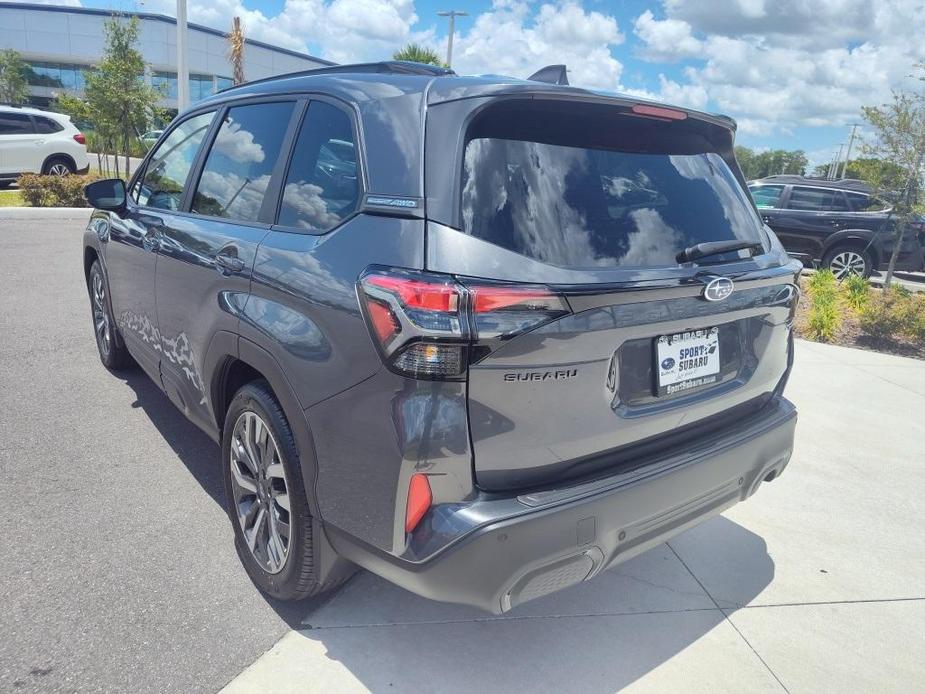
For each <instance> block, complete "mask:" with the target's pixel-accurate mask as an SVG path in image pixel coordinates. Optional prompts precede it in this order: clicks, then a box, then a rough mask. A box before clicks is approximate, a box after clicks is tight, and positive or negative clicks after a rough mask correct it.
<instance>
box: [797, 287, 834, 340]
mask: <svg viewBox="0 0 925 694" xmlns="http://www.w3.org/2000/svg"><path fill="white" fill-rule="evenodd" d="M809 299H810V304H809V310H808V311H807V313H806V332H807V334H808V336H809V337H810V338H811V339H814V340H819V341H820V342H831V341H832V340H834V339H835V334H836V333H837V332H838V329H839V328H840V327H841V323H842V312H841V311H840V310H839V306H838V298H837V296H836V294H835V291H834V290H833V291H831V292H829V291H827V290H826V291H817V292H815V293H812V292H811V293H810V294H809Z"/></svg>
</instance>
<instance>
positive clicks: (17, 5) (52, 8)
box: [0, 2, 335, 65]
mask: <svg viewBox="0 0 925 694" xmlns="http://www.w3.org/2000/svg"><path fill="white" fill-rule="evenodd" d="M0 9H10V10H37V11H41V12H60V13H63V14H82V15H93V16H97V17H112V16H114V15H118V16H127V17H138V18H139V19H147V20H150V21H154V22H163V23H164V24H172V25H174V26H176V24H177V20H176V18H175V17H168V16H167V15H165V14H158V13H156V12H115V11H113V10H103V9H98V8H95V7H71V6H62V5H42V4H40V3H32V2H0ZM186 26H187V27H188V28H190V29H194V30H196V31H202V32H204V33H206V34H211V35H212V36H220V37H222V38H224V37H225V35H226V33H225V32H224V31H219V30H218V29H213V28H211V27H207V26H203V25H201V24H194V23H192V22H187V24H186ZM244 41H245V43H246V44H247V45H250V46H258V47H260V48H265V49H266V50H269V51H275V52H277V53H284V54H286V55H291V56H293V57H295V58H304V59H306V60H312V61H314V62H316V63H321V64H322V65H334V64H335V63H332V62H331V61H330V60H325V59H323V58H316V57H315V56H313V55H309V54H308V53H300V52H299V51H293V50H290V49H288V48H280V47H279V46H273V45H271V44H269V43H264V42H263V41H255V40H254V39H248V38H245V39H244Z"/></svg>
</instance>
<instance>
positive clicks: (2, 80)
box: [0, 48, 29, 105]
mask: <svg viewBox="0 0 925 694" xmlns="http://www.w3.org/2000/svg"><path fill="white" fill-rule="evenodd" d="M27 74H28V71H27V69H26V64H25V63H24V62H23V60H22V56H20V55H19V53H17V52H16V51H14V50H13V49H12V48H7V49H6V50H3V51H0V102H3V103H7V104H17V105H18V104H21V103H23V102H24V101H25V100H26V97H27V96H29V92H28V90H27V88H28V81H27V78H26V76H27Z"/></svg>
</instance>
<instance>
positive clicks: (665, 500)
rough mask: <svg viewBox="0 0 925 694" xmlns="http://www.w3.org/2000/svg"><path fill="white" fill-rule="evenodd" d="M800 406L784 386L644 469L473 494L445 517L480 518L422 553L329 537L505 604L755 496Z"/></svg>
mask: <svg viewBox="0 0 925 694" xmlns="http://www.w3.org/2000/svg"><path fill="white" fill-rule="evenodd" d="M796 418H797V414H796V410H795V408H794V407H793V405H791V404H790V403H789V402H788V401H787V400H785V399H783V398H781V397H775V398H774V399H773V400H772V402H771V403H769V405H768V407H767V409H766V410H763V411H762V414H761V416H760V417H757V418H755V419H754V420H752V421H749V423H748V424H747V425H745V426H742V427H738V428H737V430H736V431H735V432H731V433H728V434H727V435H725V436H723V437H716V438H714V440H712V441H709V442H707V443H704V444H702V445H700V446H698V447H697V448H696V449H695V450H690V451H687V452H685V453H684V454H682V455H677V456H674V457H672V458H670V459H666V460H664V461H661V462H659V463H657V464H655V465H650V466H648V467H646V468H645V469H643V470H637V471H634V472H632V473H627V474H624V475H620V476H617V477H612V478H608V479H605V480H600V481H597V482H593V483H588V484H584V485H578V486H573V487H570V488H567V489H562V490H551V491H545V492H538V493H533V494H527V495H521V496H519V497H516V498H512V497H507V498H503V499H501V498H488V499H483V500H480V501H477V502H474V503H473V504H471V505H470V506H468V507H467V508H466V509H465V512H459V510H458V509H457V510H455V511H451V512H449V513H447V514H444V520H448V519H449V518H456V519H457V520H459V521H462V520H464V519H472V518H477V519H478V522H479V524H478V525H477V527H475V528H474V529H472V530H469V531H467V532H466V534H465V535H463V536H462V537H460V538H458V540H455V541H453V542H452V543H451V544H450V545H449V546H447V547H445V548H443V549H440V550H439V551H437V552H436V553H435V554H433V555H431V556H429V557H428V558H426V559H425V560H423V561H407V560H406V559H399V558H395V557H393V556H390V555H388V554H386V553H384V552H380V551H378V550H374V549H371V548H369V547H367V546H361V545H359V544H357V543H356V542H355V541H354V540H351V538H350V537H349V536H347V535H346V534H344V533H342V532H341V531H338V530H336V529H334V528H330V527H329V528H328V535H329V539H330V541H331V543H332V545H333V546H334V548H335V550H336V551H337V552H338V553H339V554H341V555H342V556H344V557H346V558H347V559H350V560H351V561H353V562H355V563H357V564H359V565H361V566H363V567H365V568H367V569H369V570H370V571H372V572H373V573H377V574H379V575H381V576H383V577H384V578H386V579H388V580H390V581H392V582H394V583H396V584H398V585H400V586H403V587H404V588H407V589H408V590H410V591H412V592H415V593H418V594H419V595H423V596H425V597H428V598H432V599H434V600H442V601H447V602H456V603H462V604H466V605H473V606H476V607H480V608H482V609H484V610H487V611H489V612H493V613H496V614H497V613H501V612H505V611H507V610H509V609H511V608H513V607H515V606H516V605H518V604H520V603H522V602H526V601H527V600H531V599H533V598H537V597H540V596H542V595H545V594H548V593H551V592H553V591H556V590H559V589H561V588H565V587H567V586H569V585H572V584H575V583H579V582H581V581H584V580H587V579H589V578H591V577H593V576H594V575H596V574H597V573H599V572H600V571H602V570H604V569H606V568H609V567H611V566H613V565H615V564H618V563H620V562H623V561H626V560H627V559H630V558H631V557H634V556H636V555H637V554H640V553H642V552H644V551H646V550H647V549H649V548H651V547H654V546H655V545H657V544H659V543H661V542H664V541H665V540H667V539H669V538H670V537H672V536H674V535H676V534H678V533H680V532H682V531H684V530H686V529H687V528H690V527H691V526H693V525H696V524H697V523H700V522H702V521H703V520H705V519H707V518H709V517H711V516H714V515H716V514H718V513H720V512H722V511H723V510H725V509H727V508H729V507H730V506H732V505H734V504H735V503H737V502H739V501H742V500H743V499H746V498H748V497H749V496H751V495H752V494H753V493H754V492H755V490H756V489H757V488H758V486H759V485H760V484H761V482H762V481H764V480H765V479H772V478H774V477H776V476H777V475H778V474H780V473H781V472H782V471H783V469H784V468H785V467H786V466H787V463H788V461H789V459H790V454H791V452H792V450H793V435H794V428H795V426H796ZM434 511H437V512H439V508H438V509H435V510H434ZM493 512H497V515H493ZM432 513H433V512H432ZM454 513H455V516H454ZM416 532H417V531H416Z"/></svg>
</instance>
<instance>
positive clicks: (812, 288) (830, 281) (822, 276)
mask: <svg viewBox="0 0 925 694" xmlns="http://www.w3.org/2000/svg"><path fill="white" fill-rule="evenodd" d="M806 292H807V293H808V294H809V295H810V296H817V295H819V294H825V295H828V296H831V297H834V296H835V294H836V293H837V292H838V280H836V279H835V275H834V274H833V273H832V271H831V270H818V271H816V272H814V273H813V274H812V276H811V277H810V278H809V279H808V280H807V281H806Z"/></svg>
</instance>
